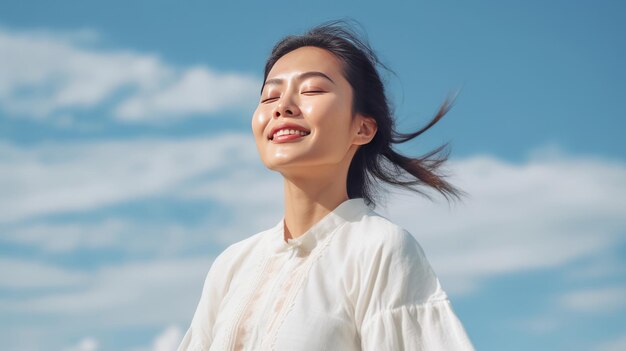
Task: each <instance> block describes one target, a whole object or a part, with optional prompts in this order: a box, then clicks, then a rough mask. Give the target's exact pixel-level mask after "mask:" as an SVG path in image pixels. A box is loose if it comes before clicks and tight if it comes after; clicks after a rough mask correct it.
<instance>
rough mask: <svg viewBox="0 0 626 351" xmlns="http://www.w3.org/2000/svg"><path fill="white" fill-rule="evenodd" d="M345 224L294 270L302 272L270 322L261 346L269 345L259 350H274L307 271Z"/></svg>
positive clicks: (336, 229)
mask: <svg viewBox="0 0 626 351" xmlns="http://www.w3.org/2000/svg"><path fill="white" fill-rule="evenodd" d="M346 224H347V222H346V223H343V224H341V225H340V226H339V227H337V228H335V230H333V232H332V233H331V234H329V235H328V237H327V238H326V240H324V241H323V242H322V243H321V244H320V245H319V246H318V247H317V249H314V250H313V251H312V252H311V254H312V256H309V258H308V259H306V260H305V262H304V263H302V264H303V266H299V267H297V268H296V269H299V268H302V270H301V271H300V272H299V274H298V275H297V279H295V281H294V284H293V286H292V288H291V290H290V291H289V292H288V294H287V297H286V298H285V303H284V304H283V305H282V306H281V310H280V313H279V314H278V315H277V316H276V318H275V320H276V322H275V323H274V322H272V326H273V328H272V329H271V330H270V331H269V333H268V337H267V338H266V339H265V340H264V341H263V343H262V346H265V345H263V344H266V343H267V344H269V345H267V346H265V348H264V347H261V349H268V350H272V351H273V350H274V348H275V346H276V339H277V336H278V331H279V330H280V327H281V326H282V325H283V322H284V321H285V317H286V316H287V315H288V314H289V312H291V310H292V309H293V307H294V305H295V302H296V296H297V295H298V293H299V292H300V290H301V288H302V284H303V283H304V280H305V279H304V278H306V277H307V276H308V273H309V270H310V269H311V267H312V266H313V263H315V262H316V261H317V260H318V259H319V258H320V257H321V256H322V253H324V251H325V250H326V247H327V246H328V245H329V244H330V241H331V239H332V238H333V237H334V236H335V233H337V232H338V231H339V230H340V229H341V228H343V227H344V226H345V225H346ZM285 306H286V307H285ZM274 325H275V326H274Z"/></svg>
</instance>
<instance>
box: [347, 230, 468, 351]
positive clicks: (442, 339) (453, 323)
mask: <svg viewBox="0 0 626 351" xmlns="http://www.w3.org/2000/svg"><path fill="white" fill-rule="evenodd" d="M367 256H369V262H368V263H366V264H365V267H367V268H366V270H365V272H362V274H364V275H363V277H364V278H363V282H362V290H361V291H362V293H361V294H360V298H359V301H357V303H356V304H355V312H356V313H357V317H358V316H359V315H361V316H362V317H361V318H360V335H361V347H362V350H363V351H373V350H406V351H409V350H410V351H422V350H424V351H439V350H441V351H444V350H446V351H473V350H474V347H473V346H472V343H471V341H470V339H469V338H468V336H467V334H466V332H465V330H464V328H463V326H462V324H461V322H460V321H459V319H458V318H457V316H456V315H455V313H454V311H453V309H452V306H451V304H450V301H449V299H448V297H447V295H446V293H445V292H444V291H443V290H442V288H441V285H440V283H439V279H438V278H437V277H436V275H435V273H434V272H433V270H432V268H431V266H430V264H429V262H428V261H427V259H426V257H425V255H424V252H423V250H422V248H421V247H420V245H419V244H418V242H417V240H415V238H414V237H413V236H412V235H411V234H409V233H408V232H406V231H405V230H399V231H398V232H394V233H391V235H389V237H388V240H386V241H385V243H384V244H382V245H381V246H380V247H377V248H375V249H372V251H370V252H369V253H368V255H367ZM357 320H358V319H357ZM357 323H359V322H358V321H357Z"/></svg>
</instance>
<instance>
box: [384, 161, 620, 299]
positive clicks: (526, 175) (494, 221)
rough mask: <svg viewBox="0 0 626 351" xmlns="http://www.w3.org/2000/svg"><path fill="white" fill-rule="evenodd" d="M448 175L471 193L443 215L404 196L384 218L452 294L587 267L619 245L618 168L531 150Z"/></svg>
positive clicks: (455, 166) (457, 166)
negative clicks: (406, 234)
mask: <svg viewBox="0 0 626 351" xmlns="http://www.w3.org/2000/svg"><path fill="white" fill-rule="evenodd" d="M542 155H544V156H542ZM546 155H551V156H546ZM450 169H451V171H452V174H454V181H455V183H456V184H458V185H459V186H460V187H461V188H463V189H464V190H465V191H467V192H468V193H469V194H470V197H469V198H466V199H465V200H464V203H461V204H459V205H458V206H455V207H452V208H448V207H446V206H435V205H433V204H432V203H430V202H427V201H424V200H420V199H419V198H417V197H415V196H406V195H404V194H403V195H400V196H395V197H393V198H392V199H391V201H390V202H389V206H388V208H387V210H386V211H385V212H386V213H387V214H388V216H389V217H391V218H393V219H395V220H397V221H398V222H399V223H401V224H402V225H403V226H405V227H406V228H407V229H409V231H411V232H412V233H413V234H414V235H415V236H416V237H417V238H418V240H419V241H420V242H421V243H422V244H423V245H424V246H425V247H426V252H427V254H428V255H429V257H431V258H432V262H433V265H434V266H435V268H436V270H437V271H438V272H439V273H440V274H441V275H442V276H443V278H444V283H446V285H447V286H448V288H449V289H450V290H452V291H454V292H459V293H461V292H471V291H472V290H474V289H476V288H478V287H479V286H480V282H481V281H482V280H483V278H486V277H495V276H499V275H503V274H510V273H514V272H523V271H528V270H536V269H543V268H554V267H560V266H561V267H562V266H564V265H566V264H568V263H572V262H576V261H577V260H580V259H582V258H588V259H589V258H590V259H589V262H590V263H591V264H593V262H595V261H596V260H598V259H602V256H606V255H607V254H608V253H609V252H610V251H607V250H609V249H610V248H611V247H612V246H613V245H614V244H615V243H617V242H623V241H624V240H625V238H624V229H625V228H626V213H625V211H626V210H624V209H626V183H625V182H624V181H623V180H624V179H626V166H625V165H624V164H622V163H619V162H615V161H610V160H602V159H594V158H590V157H571V156H568V155H566V154H559V155H554V154H553V151H550V152H549V153H542V151H541V150H537V151H536V152H535V153H534V154H533V155H531V157H530V158H529V160H528V161H527V162H525V163H521V164H514V163H510V162H506V161H502V160H499V159H496V158H493V157H488V156H474V157H470V158H467V159H464V160H456V161H454V162H453V163H451V165H450ZM601 253H602V254H601Z"/></svg>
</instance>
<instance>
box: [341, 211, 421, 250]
mask: <svg viewBox="0 0 626 351" xmlns="http://www.w3.org/2000/svg"><path fill="white" fill-rule="evenodd" d="M348 231H349V232H350V233H351V236H353V238H352V239H353V242H355V243H356V245H357V246H359V247H360V248H361V250H364V251H365V252H366V253H371V252H373V251H376V252H380V253H384V254H394V255H404V256H410V257H413V258H420V257H422V256H423V255H424V252H423V250H422V248H421V246H420V244H419V243H418V241H417V239H415V237H414V236H413V235H412V234H411V233H410V232H409V231H407V230H406V229H405V228H403V227H401V226H400V225H398V224H396V223H394V222H392V221H391V220H389V219H388V218H386V217H384V216H382V215H380V214H378V213H377V212H375V211H373V210H370V211H368V212H367V213H365V214H364V215H363V216H362V217H361V218H360V219H359V220H358V221H354V222H351V223H349V226H348Z"/></svg>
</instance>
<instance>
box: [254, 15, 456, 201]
mask: <svg viewBox="0 0 626 351" xmlns="http://www.w3.org/2000/svg"><path fill="white" fill-rule="evenodd" d="M304 46H314V47H318V48H322V49H325V50H328V51H329V52H331V53H332V54H334V55H335V56H336V57H337V58H339V59H340V61H341V62H342V63H343V67H342V68H343V73H344V76H345V78H346V80H347V81H348V82H349V83H350V85H351V86H352V89H353V101H352V112H353V114H356V113H361V114H363V115H364V116H368V117H372V118H374V119H375V120H376V123H377V125H378V130H377V132H376V135H375V136H374V138H373V139H372V140H371V141H370V142H369V143H368V144H365V145H361V146H360V147H359V149H358V150H357V152H356V154H355V155H354V158H353V159H352V162H351V164H350V168H349V170H348V179H347V190H348V197H349V198H358V197H362V198H363V199H364V200H365V202H366V203H367V204H368V205H369V204H372V203H375V201H374V200H375V197H376V190H377V189H376V185H377V184H378V183H379V182H380V181H382V182H385V183H389V184H391V185H394V186H398V187H401V188H406V189H410V190H413V191H416V192H418V193H420V194H422V195H424V196H426V197H427V198H429V199H431V197H430V196H429V195H428V194H427V193H425V192H423V191H421V190H420V189H419V188H418V187H417V186H419V185H425V186H428V187H432V188H434V189H435V190H437V191H438V192H440V193H441V194H442V195H443V196H444V197H445V198H446V199H447V200H448V201H449V200H450V199H451V197H455V198H457V199H460V195H461V194H462V193H464V192H463V191H461V190H459V189H457V188H456V187H454V186H453V185H451V184H450V183H448V182H446V181H445V180H444V179H443V178H444V177H445V175H443V174H442V173H441V171H440V170H439V168H440V166H441V165H442V164H443V163H444V162H445V161H446V160H447V159H448V156H449V151H448V150H445V152H444V153H442V151H443V150H444V149H445V148H446V147H447V146H448V143H445V144H443V145H441V146H439V147H437V148H436V149H434V150H432V151H430V152H428V153H427V154H425V155H423V156H421V157H417V158H411V157H407V156H404V155H402V154H400V153H398V152H397V151H395V150H394V149H393V146H392V144H400V143H404V142H406V141H409V140H411V139H414V138H416V137H417V136H419V135H420V134H422V133H424V132H425V131H426V130H428V129H429V128H430V127H432V126H433V125H434V124H435V123H437V121H439V120H440V119H441V117H443V116H444V115H445V114H446V112H448V110H449V109H450V107H451V105H452V103H451V102H449V101H448V99H446V100H445V102H444V103H443V104H442V105H441V107H440V108H439V111H438V112H437V114H436V115H435V117H434V118H433V119H432V120H431V121H430V122H429V123H428V124H427V125H426V126H425V127H423V128H421V129H420V130H418V131H415V132H412V133H400V132H398V131H396V130H395V121H394V118H393V115H392V111H391V107H390V104H389V101H388V99H387V95H386V93H385V86H384V84H383V82H382V80H381V78H380V75H379V73H378V70H377V68H376V66H377V65H378V66H381V67H383V68H385V69H386V70H388V71H391V70H389V69H388V68H387V67H386V66H385V65H384V64H383V63H382V62H380V60H379V59H378V57H377V56H376V54H375V53H374V51H373V50H372V48H371V47H370V46H369V45H368V44H367V42H366V41H365V40H362V39H360V38H359V36H358V35H357V34H355V32H354V31H353V30H352V29H351V28H349V26H346V21H344V20H335V21H330V22H326V23H323V24H321V25H319V26H316V27H314V28H312V29H310V30H309V31H307V32H306V33H305V34H303V35H289V36H286V37H284V38H283V39H281V40H280V41H279V42H278V43H277V44H276V45H275V46H274V48H273V49H272V52H271V54H270V57H269V58H268V59H267V62H266V64H265V74H264V77H263V81H265V80H266V79H267V75H268V74H269V72H270V70H271V69H272V67H273V66H274V64H275V63H276V62H277V61H278V60H279V59H280V58H281V57H282V56H284V55H286V54H287V53H289V52H291V51H293V50H295V49H298V48H300V47H304ZM407 176H408V177H407Z"/></svg>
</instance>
